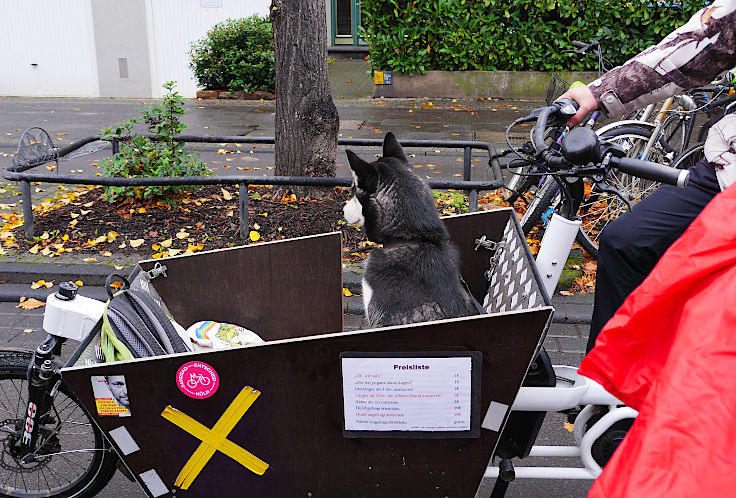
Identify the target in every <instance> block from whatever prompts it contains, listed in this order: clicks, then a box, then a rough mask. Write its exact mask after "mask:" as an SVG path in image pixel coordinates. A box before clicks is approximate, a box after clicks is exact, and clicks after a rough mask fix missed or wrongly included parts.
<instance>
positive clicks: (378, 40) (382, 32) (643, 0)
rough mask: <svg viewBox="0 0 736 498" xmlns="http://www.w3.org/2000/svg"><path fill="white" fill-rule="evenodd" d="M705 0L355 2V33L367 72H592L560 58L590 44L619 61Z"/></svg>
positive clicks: (591, 63) (592, 66) (586, 63)
mask: <svg viewBox="0 0 736 498" xmlns="http://www.w3.org/2000/svg"><path fill="white" fill-rule="evenodd" d="M708 3H710V1H709V0H681V1H680V2H652V1H650V0H628V1H618V0H589V1H586V2H562V1H559V0H421V1H419V0H363V1H362V3H361V7H362V13H363V26H364V27H365V29H364V30H363V32H362V35H363V37H364V39H365V40H366V41H367V42H368V45H369V50H370V60H371V63H372V65H373V69H376V70H384V71H398V72H404V73H416V72H419V73H424V72H425V71H428V70H432V69H434V70H444V71H459V70H472V69H479V70H499V69H500V70H536V71H561V70H573V71H583V70H596V69H597V61H596V60H594V58H593V57H589V58H587V59H586V60H580V58H579V56H577V55H574V54H563V53H561V52H562V50H565V49H569V48H572V45H571V43H570V42H571V41H572V40H582V41H588V40H598V41H600V42H601V44H602V46H603V50H604V56H605V57H606V58H607V59H608V60H610V61H611V62H612V63H614V64H621V63H623V62H624V61H626V60H627V59H629V58H630V57H631V56H633V55H635V54H637V53H639V52H640V51H642V50H643V49H645V48H646V47H648V46H649V45H652V44H654V43H657V42H659V40H661V39H662V38H663V37H664V36H665V35H666V34H667V33H669V32H670V31H672V30H673V29H675V28H676V27H677V26H679V25H681V24H682V23H683V22H685V21H686V20H687V19H689V18H690V17H691V16H692V15H693V14H694V13H695V12H696V11H697V10H698V9H700V8H702V7H703V6H704V5H706V4H708Z"/></svg>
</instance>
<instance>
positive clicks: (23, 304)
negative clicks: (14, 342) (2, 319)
mask: <svg viewBox="0 0 736 498" xmlns="http://www.w3.org/2000/svg"><path fill="white" fill-rule="evenodd" d="M45 305H46V303H44V302H43V301H39V300H38V299H33V298H31V299H25V298H21V300H20V302H19V303H18V306H16V308H23V309H24V310H33V309H36V308H40V307H41V306H45ZM26 330H30V329H26ZM24 332H25V331H24Z"/></svg>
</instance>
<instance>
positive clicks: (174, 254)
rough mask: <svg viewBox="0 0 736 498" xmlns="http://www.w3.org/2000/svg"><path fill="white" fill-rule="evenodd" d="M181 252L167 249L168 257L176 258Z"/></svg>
mask: <svg viewBox="0 0 736 498" xmlns="http://www.w3.org/2000/svg"><path fill="white" fill-rule="evenodd" d="M180 252H181V249H169V256H176V255H177V254H179V253H180Z"/></svg>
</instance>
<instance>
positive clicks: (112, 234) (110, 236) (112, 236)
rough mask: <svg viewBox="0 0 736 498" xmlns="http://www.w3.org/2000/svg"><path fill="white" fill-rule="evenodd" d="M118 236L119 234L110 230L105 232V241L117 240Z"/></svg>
mask: <svg viewBox="0 0 736 498" xmlns="http://www.w3.org/2000/svg"><path fill="white" fill-rule="evenodd" d="M118 235H120V234H119V233H117V232H116V231H115V230H110V231H109V232H107V241H108V242H112V241H113V240H115V239H116V238H117V236H118Z"/></svg>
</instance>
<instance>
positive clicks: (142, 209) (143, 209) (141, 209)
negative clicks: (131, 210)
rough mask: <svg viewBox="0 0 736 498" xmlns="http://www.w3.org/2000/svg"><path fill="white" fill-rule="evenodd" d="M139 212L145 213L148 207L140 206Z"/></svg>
mask: <svg viewBox="0 0 736 498" xmlns="http://www.w3.org/2000/svg"><path fill="white" fill-rule="evenodd" d="M138 212H139V213H141V214H143V213H145V212H146V208H138Z"/></svg>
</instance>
